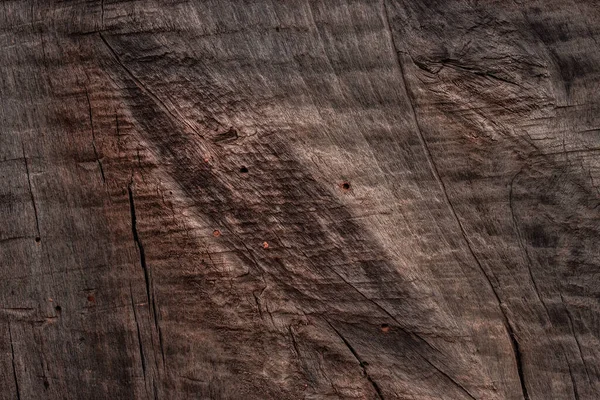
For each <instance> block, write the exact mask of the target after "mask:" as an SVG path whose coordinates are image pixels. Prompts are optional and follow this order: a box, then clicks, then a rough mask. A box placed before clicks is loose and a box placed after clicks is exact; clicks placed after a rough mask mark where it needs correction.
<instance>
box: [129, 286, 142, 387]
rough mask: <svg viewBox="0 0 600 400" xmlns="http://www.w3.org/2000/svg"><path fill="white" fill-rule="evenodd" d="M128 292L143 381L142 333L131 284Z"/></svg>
mask: <svg viewBox="0 0 600 400" xmlns="http://www.w3.org/2000/svg"><path fill="white" fill-rule="evenodd" d="M129 294H130V297H131V309H132V310H133V319H134V321H135V327H136V330H137V339H138V346H139V351H140V359H141V360H142V373H143V374H144V381H146V360H145V358H146V357H145V356H144V346H143V344H142V334H141V331H140V324H139V322H138V318H137V311H136V310H135V303H134V302H133V292H132V290H131V284H130V285H129Z"/></svg>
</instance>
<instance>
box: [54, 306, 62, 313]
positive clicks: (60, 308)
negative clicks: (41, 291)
mask: <svg viewBox="0 0 600 400" xmlns="http://www.w3.org/2000/svg"><path fill="white" fill-rule="evenodd" d="M54 309H55V310H56V311H57V312H61V311H62V307H61V306H56V307H54Z"/></svg>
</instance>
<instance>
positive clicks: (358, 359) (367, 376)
mask: <svg viewBox="0 0 600 400" xmlns="http://www.w3.org/2000/svg"><path fill="white" fill-rule="evenodd" d="M323 319H324V320H325V322H327V324H328V325H329V326H330V327H331V329H333V331H334V332H335V333H336V334H337V335H338V336H339V337H340V339H342V342H344V344H345V345H346V347H347V348H348V350H350V353H352V355H353V356H354V358H356V361H358V365H359V366H360V368H361V369H362V371H363V375H364V376H365V377H366V378H367V380H368V381H369V383H370V384H371V386H373V389H374V390H375V393H376V394H377V397H378V398H379V399H380V400H384V398H383V393H382V392H381V388H380V387H379V385H378V384H377V382H375V381H374V380H373V378H372V377H371V375H369V372H368V371H367V368H366V367H365V364H364V362H363V360H361V358H360V356H359V355H358V353H357V352H356V350H354V348H353V347H352V345H351V344H350V342H348V340H347V339H346V338H345V337H344V336H343V335H342V334H341V332H340V331H338V330H337V329H336V328H335V326H333V324H332V323H331V322H329V320H327V319H326V318H323Z"/></svg>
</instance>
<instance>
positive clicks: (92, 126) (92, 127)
mask: <svg viewBox="0 0 600 400" xmlns="http://www.w3.org/2000/svg"><path fill="white" fill-rule="evenodd" d="M85 98H86V99H87V103H88V114H89V116H90V127H91V129H92V148H93V149H94V157H96V162H97V163H98V168H99V169H100V175H102V182H104V183H106V178H105V177H104V167H102V161H100V157H99V156H98V150H97V149H96V133H95V132H94V119H93V117H92V102H91V101H90V95H89V93H88V90H87V88H85Z"/></svg>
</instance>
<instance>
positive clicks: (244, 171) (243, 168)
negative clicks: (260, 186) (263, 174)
mask: <svg viewBox="0 0 600 400" xmlns="http://www.w3.org/2000/svg"><path fill="white" fill-rule="evenodd" d="M240 172H241V173H242V174H245V173H247V172H248V168H246V167H242V168H240Z"/></svg>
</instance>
